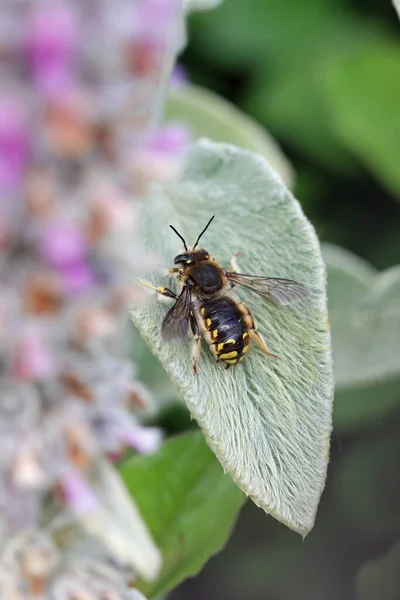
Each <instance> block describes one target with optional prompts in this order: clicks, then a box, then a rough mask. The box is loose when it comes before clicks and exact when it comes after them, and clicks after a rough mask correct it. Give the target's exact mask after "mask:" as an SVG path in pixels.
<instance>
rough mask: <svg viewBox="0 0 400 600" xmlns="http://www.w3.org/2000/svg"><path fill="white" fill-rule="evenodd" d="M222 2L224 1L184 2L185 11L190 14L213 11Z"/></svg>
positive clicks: (187, 0) (196, 0)
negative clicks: (198, 11)
mask: <svg viewBox="0 0 400 600" xmlns="http://www.w3.org/2000/svg"><path fill="white" fill-rule="evenodd" d="M221 2H222V0H183V11H184V12H185V13H190V12H193V11H195V10H211V9H212V8H215V7H216V6H218V4H221Z"/></svg>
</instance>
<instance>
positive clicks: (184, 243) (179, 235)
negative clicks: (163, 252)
mask: <svg viewBox="0 0 400 600" xmlns="http://www.w3.org/2000/svg"><path fill="white" fill-rule="evenodd" d="M170 227H171V229H172V231H175V233H176V235H177V236H178V237H179V238H181V240H182V242H183V245H184V246H185V250H186V252H187V246H186V242H185V240H184V238H183V237H182V236H181V234H180V233H179V231H177V230H176V229H175V227H173V226H172V225H170Z"/></svg>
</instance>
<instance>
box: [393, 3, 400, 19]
mask: <svg viewBox="0 0 400 600" xmlns="http://www.w3.org/2000/svg"><path fill="white" fill-rule="evenodd" d="M393 6H394V7H395V9H396V10H397V14H398V15H399V17H400V0H393Z"/></svg>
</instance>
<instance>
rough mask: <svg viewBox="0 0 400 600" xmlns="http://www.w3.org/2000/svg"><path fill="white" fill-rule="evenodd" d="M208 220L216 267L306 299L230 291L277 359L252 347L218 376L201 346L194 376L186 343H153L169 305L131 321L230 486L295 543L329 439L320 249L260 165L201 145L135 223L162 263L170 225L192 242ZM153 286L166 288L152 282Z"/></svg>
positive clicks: (170, 246) (319, 481)
mask: <svg viewBox="0 0 400 600" xmlns="http://www.w3.org/2000/svg"><path fill="white" fill-rule="evenodd" d="M214 213H215V214H216V218H215V221H214V222H213V224H212V226H211V227H210V229H209V230H208V231H207V233H206V234H205V236H204V238H203V240H202V245H204V246H205V247H206V248H207V249H208V250H209V251H210V252H211V254H212V255H213V256H215V257H216V258H217V259H218V261H220V262H221V263H222V264H224V265H228V261H229V258H230V257H231V256H232V255H233V254H234V253H236V252H238V251H241V253H242V255H241V256H240V261H239V262H240V270H241V272H244V273H246V272H247V273H254V274H263V275H268V276H280V277H287V278H293V279H295V280H297V281H299V282H301V283H303V284H304V285H306V286H307V287H308V289H309V291H310V296H309V298H307V300H306V301H303V302H301V303H300V304H298V305H295V306H294V307H293V308H287V307H286V308H279V309H278V308H275V307H273V306H271V305H269V304H268V303H267V302H266V301H265V300H262V299H261V298H260V297H259V296H257V295H255V294H254V293H253V294H252V293H250V292H249V293H246V291H245V290H239V295H240V296H241V297H242V298H243V299H246V300H247V302H248V304H249V306H250V307H251V309H252V311H253V314H254V317H255V319H256V323H257V324H258V328H259V331H260V332H261V334H264V336H265V339H266V342H267V345H268V347H269V348H270V350H271V351H272V352H274V353H276V354H277V355H278V359H277V360H274V359H272V358H269V357H267V356H265V355H264V354H262V353H261V352H260V351H259V349H258V348H256V347H254V348H252V349H251V351H250V352H249V354H248V355H247V356H246V359H245V360H244V361H243V363H242V365H240V367H238V368H236V369H229V370H225V369H224V368H223V367H222V366H221V365H220V364H216V363H215V361H214V359H213V357H212V355H211V353H210V350H209V348H208V347H207V346H206V345H205V344H203V347H202V352H201V356H200V362H199V367H198V369H199V375H198V376H197V377H196V376H194V375H193V368H192V356H193V345H192V343H190V342H189V341H188V342H187V343H176V342H173V343H171V344H166V343H164V342H163V341H162V339H161V322H162V320H163V317H164V315H165V313H166V310H167V306H166V304H165V303H161V302H159V301H158V298H159V296H158V295H157V297H153V298H150V299H149V303H148V305H145V306H137V307H135V308H134V309H133V311H132V319H133V321H134V323H135V325H136V326H137V327H138V329H139V330H140V332H141V333H142V335H143V336H144V338H145V339H146V341H147V343H148V344H149V346H150V348H151V350H152V351H153V352H154V354H156V356H158V358H159V359H160V361H161V363H162V364H163V366H164V368H165V370H166V371H167V372H168V373H169V375H170V377H171V378H172V380H173V381H174V382H175V384H176V385H177V387H178V388H179V389H180V391H181V393H182V395H183V397H184V399H185V401H186V403H187V405H188V406H189V409H190V411H191V413H192V415H193V416H194V417H195V418H196V419H197V421H198V422H199V424H200V426H201V427H202V429H203V431H204V433H205V436H206V439H207V441H208V444H209V445H210V447H211V448H212V450H214V452H215V454H216V455H217V457H218V459H219V460H220V462H221V463H222V465H223V467H224V468H225V469H226V470H227V471H228V472H229V473H230V474H231V475H232V477H233V479H234V481H235V482H236V483H237V484H238V485H239V487H240V488H241V489H242V490H243V491H244V492H245V493H246V494H247V495H249V496H250V497H251V498H252V499H253V500H254V502H255V503H256V504H258V505H259V506H260V507H262V508H263V509H264V510H265V511H266V512H267V513H271V514H273V515H274V516H275V517H276V518H277V519H279V520H281V521H283V522H284V523H286V524H287V525H288V526H289V527H291V528H293V529H294V530H296V531H298V532H299V533H301V534H303V535H305V534H306V533H307V532H308V531H309V530H310V529H311V528H312V526H313V523H314V518H315V514H316V510H317V505H318V502H319V497H320V494H321V492H322V489H323V486H324V481H325V474H326V467H327V462H328V448H329V434H330V431H331V397H332V364H331V352H330V336H329V330H328V319H327V312H326V296H325V273H324V265H323V262H322V258H321V255H320V249H319V245H318V241H317V239H316V236H315V233H314V230H313V228H312V226H311V225H310V224H309V222H308V221H307V220H306V218H305V217H304V215H303V213H302V211H301V208H300V206H299V204H298V203H297V201H296V200H295V199H294V198H293V196H292V195H291V194H290V192H289V191H288V190H287V189H286V187H285V186H284V184H283V183H282V180H281V179H280V178H279V176H278V175H277V174H276V173H275V172H274V171H273V170H272V169H271V167H270V166H269V165H268V163H267V162H266V160H265V159H264V158H262V157H261V156H259V155H256V154H253V153H251V152H246V151H243V150H240V149H238V148H236V147H234V146H229V145H225V144H214V143H212V142H209V141H202V142H199V143H198V144H197V145H196V146H195V147H194V149H193V150H192V151H191V152H190V153H189V155H188V157H187V162H186V166H185V169H184V172H183V175H182V179H181V180H180V182H179V183H178V184H177V185H176V187H175V188H174V190H173V191H172V192H171V193H170V194H167V193H166V192H165V193H162V191H161V190H159V193H158V194H156V193H154V194H153V195H152V197H151V199H149V203H148V205H147V207H146V215H145V218H144V222H143V224H142V229H143V231H145V232H146V235H147V244H148V245H149V247H150V248H151V249H152V250H153V251H155V252H156V253H158V254H159V256H160V257H163V259H164V261H165V263H166V264H167V265H169V266H170V265H171V263H172V262H173V257H174V256H175V255H176V254H177V252H178V250H179V249H180V242H179V240H178V239H177V238H176V236H175V235H174V234H173V232H171V230H170V229H169V228H168V227H167V225H168V223H173V224H174V226H175V227H177V228H178V229H179V230H180V231H181V232H182V233H183V234H184V235H185V236H186V239H187V240H188V243H189V244H190V243H193V242H194V240H195V239H196V237H197V235H198V234H199V232H200V230H201V228H202V227H203V226H204V224H205V223H206V222H207V220H208V219H209V218H210V216H211V215H212V214H214ZM151 280H152V282H153V283H154V284H169V285H170V286H171V287H174V286H176V282H175V281H170V282H169V281H168V279H167V278H166V277H165V276H164V277H162V276H161V275H159V276H157V275H152V276H151Z"/></svg>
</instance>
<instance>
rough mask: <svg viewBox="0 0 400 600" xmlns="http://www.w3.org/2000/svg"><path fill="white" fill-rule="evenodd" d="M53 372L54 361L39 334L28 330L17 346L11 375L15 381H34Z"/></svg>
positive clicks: (44, 377) (36, 331) (37, 331)
mask: <svg viewBox="0 0 400 600" xmlns="http://www.w3.org/2000/svg"><path fill="white" fill-rule="evenodd" d="M54 370H55V365H54V360H53V358H52V355H51V354H50V351H49V348H48V347H47V345H46V343H45V341H44V339H43V336H42V335H41V332H40V331H39V330H29V329H28V331H26V332H25V335H24V337H23V339H22V340H21V341H20V343H19V344H18V345H17V348H16V356H15V358H14V360H13V361H12V362H11V368H10V372H11V374H12V375H13V376H14V377H15V378H16V379H20V380H29V381H34V380H38V379H46V378H47V377H50V376H52V375H54Z"/></svg>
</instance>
